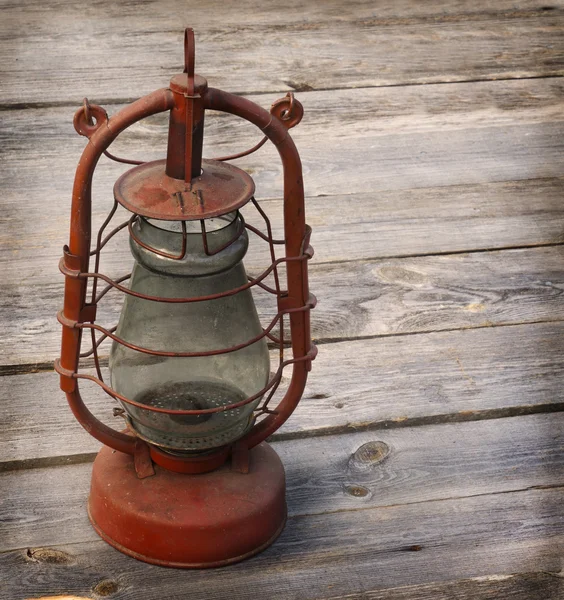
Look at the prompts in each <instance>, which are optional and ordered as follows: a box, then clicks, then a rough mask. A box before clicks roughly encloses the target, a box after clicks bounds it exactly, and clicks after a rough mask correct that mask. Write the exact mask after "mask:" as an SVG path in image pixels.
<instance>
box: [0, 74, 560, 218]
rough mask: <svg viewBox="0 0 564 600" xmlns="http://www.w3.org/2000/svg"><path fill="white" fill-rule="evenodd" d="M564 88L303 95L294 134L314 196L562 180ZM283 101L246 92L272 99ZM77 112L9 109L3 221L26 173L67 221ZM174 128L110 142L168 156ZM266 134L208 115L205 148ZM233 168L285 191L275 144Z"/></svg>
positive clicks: (107, 190) (99, 180) (104, 184)
mask: <svg viewBox="0 0 564 600" xmlns="http://www.w3.org/2000/svg"><path fill="white" fill-rule="evenodd" d="M563 91H564V83H563V82H562V80H561V79H544V80H543V79H539V80H532V81H508V82H506V81H504V82H501V81H498V82H481V83H460V84H452V85H448V86H443V85H429V86H422V87H418V86H414V87H407V88H405V87H399V88H398V87H392V88H386V89H359V90H354V91H346V90H345V91H343V90H341V91H339V90H333V91H321V92H308V93H303V94H300V100H301V101H302V102H303V104H304V107H305V110H306V116H305V118H304V121H303V122H302V123H300V125H299V126H298V127H296V128H295V129H294V130H292V136H293V138H294V139H295V141H296V144H297V146H298V149H299V150H300V153H301V155H302V161H303V163H304V171H305V174H304V181H305V185H306V192H307V194H308V195H309V196H319V195H328V196H335V195H339V194H352V193H366V192H370V193H374V192H380V191H385V190H393V189H413V188H421V187H433V186H444V185H457V184H464V183H488V182H492V181H508V180H513V179H531V178H540V177H551V176H554V177H559V176H561V171H560V170H559V166H560V164H561V160H562V154H561V153H562V149H561V144H559V136H560V134H561V131H560V128H561V127H562V93H563ZM277 97H278V96H277V95H266V96H264V95H261V96H251V97H250V98H251V99H252V100H254V101H256V102H258V103H259V104H261V105H263V106H266V107H268V106H269V105H270V103H271V102H272V101H273V100H274V99H276V98H277ZM94 100H95V99H94V98H93V99H92V101H94ZM77 108H78V105H77ZM112 108H114V109H115V110H117V109H118V108H119V106H118V107H112ZM115 110H111V111H110V112H115ZM72 113H73V109H72V108H70V107H62V108H49V109H38V110H35V111H32V112H29V111H26V110H14V111H8V112H5V113H4V119H3V126H2V132H1V138H0V141H1V142H2V146H1V149H2V158H3V161H4V169H3V171H2V173H1V174H0V183H1V184H2V185H3V186H4V187H5V189H6V192H5V198H4V202H5V204H6V206H7V208H8V207H10V208H12V210H11V211H10V213H9V214H7V215H5V217H4V218H7V219H10V220H11V219H13V218H14V216H15V215H13V211H14V209H13V207H14V206H15V207H17V206H18V205H20V204H21V193H22V192H21V186H20V185H18V183H19V182H21V180H25V181H26V185H27V192H28V195H27V198H28V202H27V204H26V206H27V208H28V209H29V210H30V211H32V213H33V211H34V210H36V211H37V212H38V213H39V212H41V208H42V207H43V206H46V205H50V204H51V203H52V206H50V208H51V210H53V211H55V212H54V214H56V215H57V216H58V218H60V216H59V215H61V214H62V216H63V217H65V219H64V220H62V221H61V222H60V223H59V225H60V224H61V223H66V222H67V221H66V216H67V215H66V212H67V210H68V200H66V199H69V198H70V191H71V188H72V179H73V176H74V170H75V167H76V164H77V162H78V158H79V155H80V152H81V151H82V148H83V147H84V139H83V138H80V137H79V136H78V135H77V134H76V133H75V132H74V129H73V128H72ZM30 119H33V135H30ZM167 130H168V126H167V119H166V115H157V116H155V117H151V118H149V119H146V120H144V121H143V122H142V123H141V124H138V125H136V126H134V127H132V128H131V130H128V131H127V132H125V133H124V134H122V136H120V138H118V140H117V141H116V142H114V144H113V145H112V150H114V151H115V152H116V153H119V154H121V155H124V154H125V155H129V156H130V157H131V156H134V157H135V158H139V159H141V160H143V159H145V160H154V159H157V158H162V157H163V156H164V154H165V148H166V136H167ZM259 139H260V134H259V133H258V132H257V131H256V130H255V129H254V128H253V127H252V126H250V125H248V124H247V123H245V122H242V121H241V120H238V119H234V118H232V117H229V116H226V115H218V114H213V113H210V114H209V118H208V119H207V131H206V141H207V143H206V155H208V156H217V155H218V154H228V153H230V152H232V151H239V150H241V149H244V148H247V147H249V146H251V145H253V144H254V143H256V141H258V140H259ZM524 139H526V140H527V143H526V145H525V144H524V143H523V140H524ZM114 146H115V148H114ZM336 148H338V149H339V151H336ZM237 164H238V165H239V166H242V167H244V168H246V169H247V170H248V171H249V172H251V173H252V175H253V178H254V179H255V181H256V184H257V196H258V197H259V198H265V197H266V198H275V197H278V196H279V195H280V189H281V186H280V182H281V167H280V161H279V157H278V156H277V153H276V150H275V149H274V148H273V147H272V146H271V145H267V146H265V147H264V148H263V149H262V150H261V151H260V152H259V153H256V154H254V155H251V156H250V157H247V158H244V159H241V160H239V161H237ZM126 168H127V166H124V165H116V164H114V163H111V162H110V161H108V160H106V159H104V160H103V161H101V163H100V165H99V167H98V169H97V172H96V173H97V176H96V179H95V184H94V192H95V208H96V211H99V212H100V213H101V212H106V211H107V209H109V204H110V203H111V201H112V187H113V183H114V182H115V180H116V178H117V176H118V175H119V174H120V173H121V172H123V170H125V169H126ZM16 173H18V178H15V174H16ZM53 174H56V177H53ZM36 194H40V195H38V197H37V199H36V198H35V197H36ZM30 202H33V204H30ZM57 205H61V208H58V207H57ZM45 212H47V211H45ZM39 225H41V224H39ZM27 229H32V228H30V227H28V228H27Z"/></svg>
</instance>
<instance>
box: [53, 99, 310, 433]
mask: <svg viewBox="0 0 564 600" xmlns="http://www.w3.org/2000/svg"><path fill="white" fill-rule="evenodd" d="M85 106H87V101H86V100H85ZM263 143H264V141H262V142H259V144H257V145H256V146H254V147H253V148H251V149H250V150H248V151H246V152H241V153H238V154H235V155H232V156H225V157H220V158H219V159H216V160H221V161H226V160H231V159H234V158H239V157H241V156H246V155H248V154H250V153H251V152H254V151H256V150H258V149H259V148H260V147H261V146H262V145H263ZM106 154H107V156H108V158H110V159H112V160H116V161H117V162H122V163H126V164H132V163H135V164H143V162H142V161H131V160H128V159H121V158H118V157H115V156H114V155H112V154H110V153H108V152H106ZM250 203H251V204H252V205H253V206H254V208H255V209H256V212H257V213H258V215H259V216H260V218H261V219H262V221H263V222H264V228H265V230H266V233H265V232H264V231H262V230H261V229H259V228H258V227H255V226H254V225H251V224H250V223H247V222H246V221H245V220H244V218H243V216H242V215H241V214H240V213H239V214H238V217H239V222H240V227H239V228H238V230H237V231H236V233H235V235H234V236H233V237H232V239H230V240H229V241H228V242H226V243H225V244H223V245H222V246H221V247H219V248H214V250H211V249H210V248H209V245H208V240H207V231H206V224H205V220H204V219H202V220H200V228H201V237H202V246H203V249H204V252H205V254H206V255H208V256H213V255H214V254H217V253H218V252H220V251H221V250H224V249H226V248H227V247H228V246H229V245H231V244H232V243H234V242H235V241H236V240H237V239H238V238H239V236H240V235H241V234H242V232H243V229H247V230H248V231H251V232H252V233H254V234H255V235H256V236H257V238H258V239H259V240H262V241H264V242H265V243H266V244H267V246H268V253H269V257H270V264H269V265H268V266H267V267H266V269H264V271H263V272H262V273H260V274H259V275H257V276H255V277H253V276H250V275H248V276H247V278H248V282H247V283H246V284H245V285H242V286H240V287H238V288H234V289H230V290H227V291H223V292H218V293H216V294H211V295H207V296H199V297H187V298H170V297H160V296H149V295H146V294H142V293H140V292H137V291H133V290H131V289H129V288H128V287H127V286H126V285H123V284H124V283H125V282H127V280H128V279H129V278H130V277H131V273H127V274H125V275H121V276H119V277H116V278H111V277H109V276H108V275H105V274H104V273H102V272H101V271H100V263H101V257H102V250H103V248H104V247H105V246H106V245H107V244H108V242H110V240H112V239H113V238H114V237H115V236H116V235H117V234H118V233H120V232H121V231H123V230H126V229H127V230H128V231H129V233H130V235H132V237H133V238H134V239H135V241H136V242H137V243H138V244H140V245H141V246H143V247H144V248H145V249H147V250H150V251H152V252H155V253H156V254H161V255H164V256H166V257H167V258H173V259H176V260H181V259H182V258H184V256H185V254H186V236H187V233H186V223H185V221H181V227H182V247H181V251H180V253H179V254H178V255H174V256H173V255H170V254H164V253H162V252H161V251H159V250H157V249H156V248H151V247H150V246H148V245H146V244H144V243H143V242H141V240H139V239H138V238H136V237H135V234H134V232H133V229H132V225H133V223H134V222H135V221H136V220H137V219H139V218H140V216H139V215H138V214H136V213H133V214H132V215H131V217H130V218H129V219H127V220H126V221H124V222H122V223H120V224H119V225H117V226H116V227H114V228H113V229H112V230H111V231H109V232H108V233H106V230H107V228H108V226H109V225H110V223H111V221H112V220H113V218H114V216H115V215H116V212H117V209H118V202H117V201H115V200H114V204H113V206H112V208H111V210H110V212H109V214H108V215H107V217H106V219H105V220H104V222H103V223H102V225H101V226H100V228H99V230H98V233H97V235H96V238H95V246H94V248H93V249H92V250H91V251H90V257H93V258H94V269H93V270H92V271H91V272H86V273H80V274H79V275H78V276H79V277H80V278H83V279H86V280H89V281H90V283H91V285H90V303H89V305H88V306H89V307H90V310H91V311H92V313H91V314H92V318H91V319H90V320H85V322H82V323H77V324H76V325H75V326H76V327H78V328H79V329H82V330H90V340H91V345H90V348H89V349H88V350H86V351H84V352H81V353H80V355H79V356H80V358H81V359H87V358H90V357H92V359H93V362H94V367H95V370H96V376H94V375H90V374H88V373H85V372H81V371H80V368H81V366H82V367H83V368H84V360H82V361H80V363H79V369H78V370H77V372H76V373H75V375H74V377H75V378H76V379H83V380H88V381H91V382H94V383H96V384H97V385H98V386H100V387H101V388H102V389H103V390H104V391H105V392H106V393H107V394H108V395H109V396H111V397H112V398H113V399H114V400H119V401H121V402H124V403H126V404H128V405H131V406H135V407H137V408H141V409H144V410H148V411H152V412H157V413H164V414H167V415H178V416H184V415H185V416H187V415H203V414H210V413H218V412H224V411H229V410H234V409H237V408H240V407H242V406H245V405H247V404H250V403H251V402H254V401H256V400H258V399H260V398H262V401H261V402H260V403H259V404H258V405H257V406H256V408H255V409H254V410H253V413H254V420H255V421H256V420H257V419H259V418H260V417H261V416H264V415H267V414H273V415H276V414H278V412H277V410H276V408H271V407H270V403H271V401H272V399H273V397H274V395H275V394H276V392H277V390H278V388H279V386H280V384H281V382H282V379H283V372H284V369H285V368H286V367H288V366H289V365H292V364H294V363H296V362H301V361H311V360H313V358H314V357H315V353H316V349H315V346H314V345H312V347H311V351H310V352H309V353H308V354H306V355H305V356H302V357H299V358H293V357H292V358H286V353H287V352H288V351H290V349H291V338H290V337H289V335H288V334H289V332H287V331H285V323H284V317H285V316H286V315H289V314H291V313H293V312H305V311H310V310H311V309H312V308H314V306H315V302H316V301H315V297H314V296H313V295H310V298H309V301H308V303H306V304H304V305H303V306H301V307H297V308H296V307H294V308H288V307H285V306H284V298H285V297H286V296H287V290H285V289H283V287H282V286H281V273H280V270H281V268H283V267H284V266H285V264H286V263H288V262H290V261H306V260H309V259H310V258H311V257H312V256H313V249H312V247H311V245H310V244H309V238H310V234H311V228H309V226H306V227H307V228H306V237H305V238H304V243H303V246H302V252H301V254H300V255H299V256H296V257H281V258H277V256H276V246H277V245H282V246H283V245H284V244H285V243H286V241H285V240H284V239H275V238H274V237H273V229H272V224H271V221H270V219H269V217H268V215H267V214H266V212H265V211H264V210H263V208H262V207H261V206H260V204H259V202H257V200H256V198H255V197H254V196H252V197H251V198H250ZM60 268H61V271H62V272H63V273H64V274H67V272H66V271H67V269H66V268H65V265H64V261H63V260H61V264H60ZM269 277H272V280H273V285H268V284H267V283H266V282H265V280H267V278H269ZM98 281H102V282H104V283H105V284H106V285H105V287H103V289H101V290H100V291H99V285H98ZM255 286H256V287H258V288H260V289H262V290H263V291H264V292H266V293H267V294H269V295H271V296H274V298H275V299H276V303H277V312H276V314H275V315H274V317H273V318H272V319H271V320H270V322H269V323H268V324H267V325H266V326H264V327H263V328H262V333H261V334H259V335H257V336H255V337H254V338H251V339H249V340H247V341H246V342H244V343H240V344H237V345H235V346H230V347H226V348H217V349H214V350H208V351H204V352H170V351H163V350H155V349H150V348H145V347H143V346H139V345H135V344H132V343H129V342H127V341H126V340H124V339H122V338H120V337H119V336H118V335H116V330H117V328H118V327H117V325H115V326H112V327H110V328H107V327H104V326H102V325H99V324H97V323H96V313H97V311H98V307H99V305H100V302H101V301H102V299H103V298H104V297H105V296H106V295H107V294H108V292H110V291H112V290H117V291H119V292H121V293H123V294H130V295H132V296H136V297H138V298H141V299H143V300H148V301H151V302H164V303H175V304H176V303H190V302H206V301H210V300H215V299H219V298H224V297H226V296H231V295H235V294H237V293H239V292H242V291H244V290H247V289H249V288H253V287H255ZM97 334H98V335H97ZM290 335H291V334H290ZM265 337H266V338H267V339H268V340H269V341H270V346H271V347H274V348H275V349H277V354H278V361H277V363H278V364H277V367H276V370H275V371H274V372H272V371H271V376H270V378H269V381H268V382H267V384H266V385H265V386H264V387H263V388H262V389H261V390H259V391H258V392H257V393H255V394H253V395H252V396H249V397H247V398H245V399H243V400H238V401H237V402H232V403H230V404H224V405H221V406H215V407H212V408H206V409H194V408H192V409H169V408H163V407H159V406H153V405H148V404H144V403H141V402H138V401H135V400H133V399H131V398H127V397H126V396H124V395H122V394H120V393H118V392H117V391H116V390H114V389H113V388H112V387H111V386H109V385H108V384H107V383H106V382H105V381H104V376H103V373H102V364H101V362H102V361H101V357H100V353H99V349H100V346H101V345H102V344H103V343H104V342H105V341H108V340H111V341H113V342H115V343H118V344H121V345H123V346H126V347H127V348H129V349H131V350H135V351H138V352H141V353H144V354H149V355H153V356H161V357H174V358H195V357H204V356H214V355H218V354H227V353H230V352H235V351H237V350H241V349H242V348H246V347H248V346H250V345H251V344H254V343H256V342H258V341H259V340H261V339H263V338H265ZM114 414H116V415H121V416H124V417H125V416H126V415H125V411H124V410H123V409H119V408H116V409H114ZM126 420H128V419H127V418H126ZM128 424H129V422H128ZM130 428H131V427H130ZM132 433H135V432H132Z"/></svg>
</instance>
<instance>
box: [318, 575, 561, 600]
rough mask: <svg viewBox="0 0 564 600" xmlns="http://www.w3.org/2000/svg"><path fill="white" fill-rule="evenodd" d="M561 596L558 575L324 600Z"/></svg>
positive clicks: (488, 599) (501, 578)
mask: <svg viewBox="0 0 564 600" xmlns="http://www.w3.org/2000/svg"><path fill="white" fill-rule="evenodd" d="M563 596H564V581H562V577H561V576H560V575H558V574H555V573H523V574H518V575H491V576H486V577H477V578H475V579H463V580H460V581H449V582H447V583H429V584H425V585H409V586H405V587H402V588H394V589H386V590H369V591H362V592H359V593H357V594H347V595H345V596H339V597H331V598H328V599H327V600H453V599H456V600H531V599H532V598H542V599H543V600H557V599H558V598H562V597H563Z"/></svg>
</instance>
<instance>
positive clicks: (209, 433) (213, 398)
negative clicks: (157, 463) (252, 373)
mask: <svg viewBox="0 0 564 600" xmlns="http://www.w3.org/2000/svg"><path fill="white" fill-rule="evenodd" d="M246 397H247V395H246V394H245V393H244V392H242V391H241V390H239V389H238V388H236V387H235V386H233V385H229V384H226V383H223V382H216V381H188V382H177V383H170V384H167V385H161V386H158V387H156V388H153V389H151V390H148V391H146V392H144V393H143V394H142V395H140V396H138V397H137V398H136V401H137V402H140V403H142V404H145V405H147V406H154V407H157V408H168V409H170V410H206V409H209V408H216V407H219V406H227V405H229V404H234V403H235V402H239V401H240V400H244V399H245V398H246ZM243 413H244V411H243V410H242V409H241V408H234V409H230V410H226V411H225V412H219V413H203V414H199V415H174V414H173V415H167V416H166V417H163V416H161V415H158V414H157V413H149V412H147V414H146V415H145V419H143V420H144V421H146V419H148V420H149V421H152V422H154V425H155V426H158V428H159V432H158V434H157V432H156V431H153V432H152V435H151V436H150V439H151V440H152V441H154V442H157V443H158V444H162V445H164V446H172V447H173V448H175V451H176V452H178V449H179V448H178V446H190V447H191V448H192V449H198V448H199V449H206V448H210V447H213V446H214V445H218V444H219V445H222V444H225V443H228V442H231V441H233V434H234V431H233V423H234V422H236V421H238V420H241V422H240V423H239V425H238V426H236V428H237V429H238V430H240V431H238V432H237V433H239V434H241V435H242V434H243V433H244V432H245V430H246V429H247V428H248V425H249V423H248V419H245V418H244V416H245V415H244V414H243ZM169 420H170V421H172V422H174V423H175V424H176V425H177V426H178V425H180V426H186V428H187V430H189V431H190V432H191V433H192V435H186V436H184V435H182V434H179V435H175V436H173V435H170V434H169V435H166V434H165V433H164V432H163V427H165V426H166V425H167V421H169ZM195 426H196V427H197V429H199V430H200V431H199V435H194V433H195V431H196V429H195ZM226 426H229V429H228V430H227V431H225V432H223V431H221V430H222V429H223V428H224V427H226ZM135 427H136V429H139V427H140V423H139V422H137V423H136V426H135ZM188 428H189V429H188ZM143 429H144V428H143V427H142V426H141V432H144V431H143Z"/></svg>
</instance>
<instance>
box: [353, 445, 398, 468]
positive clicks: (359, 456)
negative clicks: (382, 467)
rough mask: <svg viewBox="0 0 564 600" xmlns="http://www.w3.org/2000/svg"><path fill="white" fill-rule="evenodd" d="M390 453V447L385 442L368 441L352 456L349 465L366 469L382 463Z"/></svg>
mask: <svg viewBox="0 0 564 600" xmlns="http://www.w3.org/2000/svg"><path fill="white" fill-rule="evenodd" d="M389 454H390V447H389V446H388V445H387V444H385V443H384V442H380V441H375V442H367V443H366V444H362V446H361V447H360V448H359V449H358V450H357V451H356V452H355V453H354V454H353V455H352V456H351V458H350V461H349V467H351V468H352V469H354V470H357V471H366V470H369V469H371V468H373V467H375V466H376V465H378V464H380V463H381V462H382V461H383V460H384V459H385V458H386V457H387V456H388V455H389Z"/></svg>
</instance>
